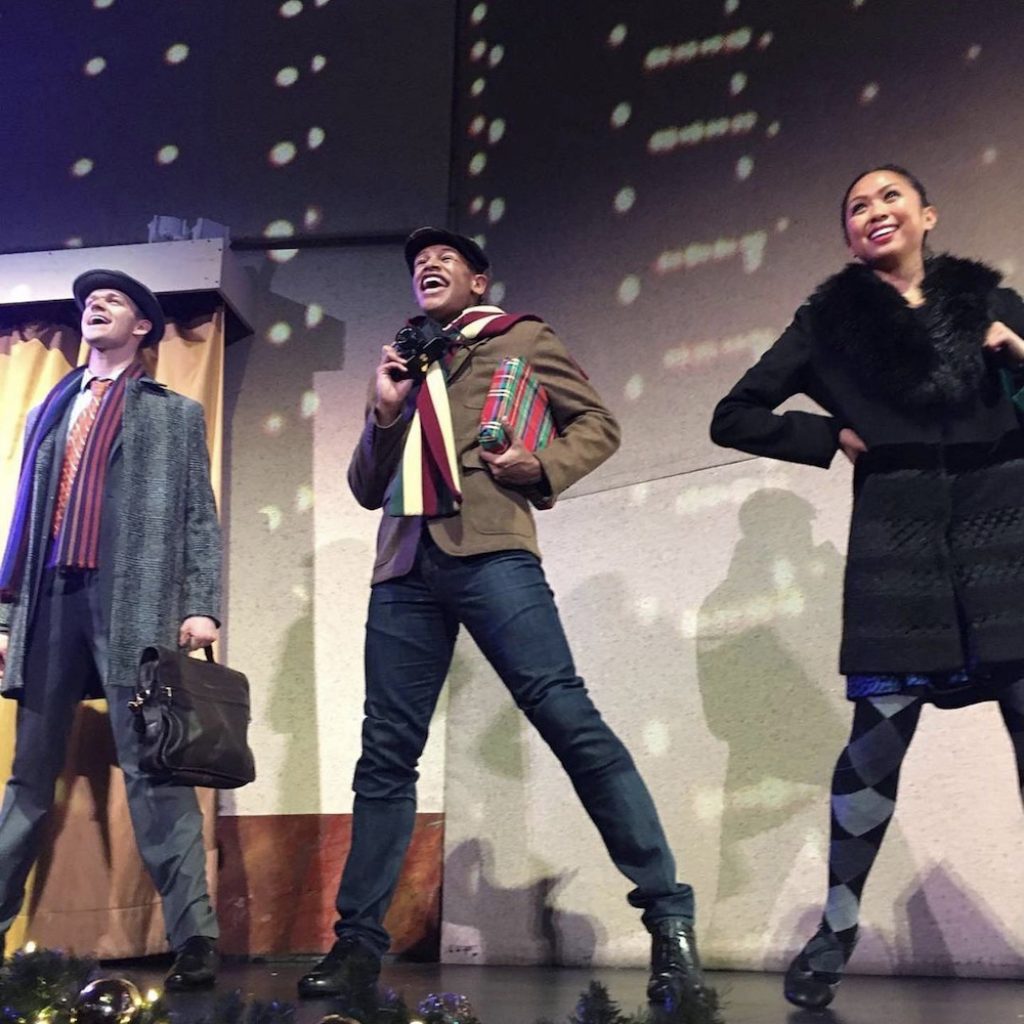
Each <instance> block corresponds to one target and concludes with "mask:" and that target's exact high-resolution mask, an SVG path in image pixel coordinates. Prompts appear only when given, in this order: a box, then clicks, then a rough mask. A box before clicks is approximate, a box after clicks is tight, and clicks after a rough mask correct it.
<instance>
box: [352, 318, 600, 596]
mask: <svg viewBox="0 0 1024 1024" xmlns="http://www.w3.org/2000/svg"><path fill="white" fill-rule="evenodd" d="M508 356H520V357H522V358H523V359H525V360H526V361H527V362H528V363H529V364H530V366H531V367H532V369H533V372H534V374H535V375H536V376H537V378H538V380H539V382H540V383H541V384H542V385H543V386H544V388H545V389H546V390H547V393H548V398H549V400H550V403H551V412H552V415H553V416H554V419H555V425H556V426H557V428H558V435H559V436H558V437H557V438H555V439H554V440H552V441H551V443H550V444H549V445H548V447H546V448H544V449H542V450H541V451H539V452H537V453H536V454H537V458H538V459H540V462H541V465H542V467H543V469H544V475H545V477H546V480H547V485H548V488H549V489H550V498H548V499H547V500H546V501H542V502H538V504H541V505H543V506H544V507H550V505H552V504H554V499H555V498H557V497H558V495H559V494H561V493H562V491H564V490H565V489H566V488H567V487H569V486H571V485H572V484H574V483H575V482H576V481H577V480H580V479H581V478H582V477H584V476H586V475H587V474H588V473H589V472H591V471H592V470H594V469H596V468H597V467H598V466H599V465H600V464H601V463H602V462H604V460H605V459H607V458H608V457H609V456H610V455H611V454H612V453H613V452H614V451H615V450H616V448H618V446H619V425H618V423H616V421H615V418H614V417H613V416H612V414H611V413H610V412H609V411H608V409H607V408H606V407H605V406H604V404H603V403H602V401H601V399H600V398H599V397H598V395H597V392H596V391H595V390H594V389H593V388H592V387H591V386H590V384H589V382H588V381H587V380H586V378H585V377H584V376H583V374H582V372H581V371H580V369H579V367H578V366H577V365H576V363H575V362H573V360H572V358H571V357H570V356H569V353H568V352H567V351H566V349H565V346H564V345H563V344H562V343H561V342H560V341H559V340H558V338H557V336H556V335H555V333H554V331H552V330H551V328H550V327H548V326H547V324H543V323H539V322H537V321H531V320H524V321H520V322H519V323H517V324H516V325H515V326H513V327H512V328H511V329H510V330H509V331H507V332H506V333H505V334H502V335H500V336H498V337H496V338H485V339H483V340H481V341H474V342H470V343H468V344H467V345H465V346H463V347H462V348H460V349H458V350H457V352H456V354H455V357H454V359H453V361H452V365H451V370H450V377H449V381H448V400H449V404H450V406H451V412H452V426H453V429H454V434H455V444H456V448H457V450H458V454H459V466H460V471H461V477H462V480H461V482H462V498H463V501H462V508H461V511H460V512H458V513H457V514H456V515H453V516H447V517H444V518H436V519H430V520H428V521H427V529H429V530H430V536H431V537H432V539H433V540H434V542H435V543H436V544H437V546H438V547H439V548H441V550H442V551H445V552H447V553H448V554H450V555H457V556H466V555H479V554H485V553H487V552H491V551H504V550H508V549H510V548H512V549H524V550H526V551H532V552H533V553H534V554H535V555H537V556H538V557H539V556H540V549H539V547H538V545H537V531H536V528H535V526H534V522H533V513H532V511H531V508H530V497H531V496H533V497H534V498H536V497H538V492H537V491H535V490H531V489H522V488H512V487H503V486H502V485H500V484H498V483H496V482H495V481H494V479H493V478H492V476H491V474H490V472H489V471H488V469H487V464H486V463H485V462H484V461H483V460H482V459H481V458H480V446H479V444H478V442H477V433H478V431H479V427H480V413H481V412H482V410H483V406H484V401H485V400H486V398H487V391H488V389H489V387H490V383H491V377H492V376H493V374H494V371H495V370H496V369H497V368H498V366H499V365H500V363H501V361H502V359H504V358H506V357H508ZM371 387H372V385H371ZM415 393H416V392H415V390H414V391H413V393H412V395H410V400H409V402H407V404H406V408H405V409H404V410H403V414H402V416H401V417H400V418H399V419H398V420H396V421H395V423H393V424H392V425H390V426H388V427H381V426H379V425H378V424H377V422H376V419H375V417H374V414H373V398H372V391H371V401H370V405H369V406H368V409H367V417H366V425H365V427H364V428H363V433H362V436H361V437H360V439H359V443H358V445H357V446H356V450H355V452H354V453H353V455H352V461H351V463H350V464H349V468H348V482H349V486H350V487H351V488H352V493H353V494H354V495H355V498H356V500H357V501H358V502H359V504H360V505H362V506H363V507H364V508H369V509H377V508H381V506H382V505H383V503H384V495H385V491H386V490H387V486H388V484H389V483H390V482H391V478H392V476H394V474H395V471H396V469H397V468H398V464H399V461H400V459H401V455H402V446H403V442H404V440H405V435H406V433H407V431H408V429H409V421H410V419H411V417H412V413H413V408H414V404H413V403H414V401H415ZM422 528H423V519H422V517H419V516H390V515H388V514H387V512H385V513H384V515H383V518H382V520H381V524H380V530H379V532H378V534H377V560H376V563H375V564H374V567H373V582H374V583H380V582H382V581H384V580H388V579H393V578H395V577H397V576H404V575H405V574H406V573H407V572H409V570H410V569H411V568H412V566H413V562H414V560H415V557H416V548H417V546H418V544H419V538H420V531H421V530H422Z"/></svg>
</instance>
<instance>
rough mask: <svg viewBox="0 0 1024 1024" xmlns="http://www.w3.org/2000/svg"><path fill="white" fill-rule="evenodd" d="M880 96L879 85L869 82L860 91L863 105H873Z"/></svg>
mask: <svg viewBox="0 0 1024 1024" xmlns="http://www.w3.org/2000/svg"><path fill="white" fill-rule="evenodd" d="M877 96H878V83H877V82H868V84H867V85H865V86H864V88H863V89H861V91H860V101H861V103H863V104H865V105H866V104H868V103H871V102H872V101H873V100H874V99H875V98H876V97H877Z"/></svg>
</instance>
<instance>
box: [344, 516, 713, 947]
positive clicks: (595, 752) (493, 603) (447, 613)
mask: <svg viewBox="0 0 1024 1024" xmlns="http://www.w3.org/2000/svg"><path fill="white" fill-rule="evenodd" d="M460 623H462V624H464V625H465V626H466V628H467V629H468V630H469V632H470V635H471V636H472V637H473V639H474V640H475V641H476V643H477V645H478V646H479V648H480V650H481V651H482V652H483V654H484V656H485V657H486V658H487V660H488V661H489V662H490V664H491V665H492V667H493V668H494V670H495V671H496V672H497V673H498V675H499V676H500V677H501V679H502V681H503V682H504V683H505V685H506V686H507V687H508V690H509V692H510V693H511V695H512V697H513V699H514V700H515V702H516V704H517V705H518V706H519V708H520V709H521V710H522V711H523V712H524V713H525V715H526V717H527V718H528V719H529V720H530V722H531V723H532V724H533V725H534V726H535V727H536V728H537V730H538V731H539V732H540V734H541V736H542V737H543V738H544V740H545V742H546V743H547V744H548V746H550V747H551V750H552V751H553V753H554V754H555V755H556V756H557V757H558V759H559V761H561V763H562V766H563V767H564V768H565V770H566V772H568V774H569V778H570V779H571V780H572V784H573V786H574V787H575V789H576V793H577V794H578V795H579V798H580V800H581V801H582V803H583V806H584V808H585V809H586V811H587V813H588V814H589V815H590V818H591V820H592V821H593V822H594V824H595V825H596V826H597V829H598V831H599V832H600V834H601V837H602V839H603V840H604V843H605V846H606V847H607V849H608V853H609V854H610V855H611V858H612V860H613V861H614V863H615V865H616V867H618V869H619V870H620V871H621V872H622V873H623V874H624V875H625V876H626V877H627V878H628V879H629V880H630V881H631V882H633V884H634V886H635V888H634V889H633V890H632V891H631V892H630V893H629V895H628V897H627V898H628V900H629V902H630V903H631V904H632V905H633V906H634V907H637V908H638V909H641V910H643V921H644V924H645V925H647V926H648V927H650V926H651V925H652V924H654V923H655V922H657V921H659V920H661V919H663V918H666V917H681V918H684V919H686V920H687V921H692V920H693V890H692V889H691V888H690V886H688V885H684V884H681V883H679V882H677V881H676V877H675V860H674V859H673V856H672V853H671V851H670V850H669V848H668V843H667V841H666V839H665V834H664V832H663V831H662V827H661V823H660V822H659V820H658V813H657V811H656V810H655V807H654V802H653V801H652V800H651V796H650V793H649V792H648V791H647V787H646V786H645V785H644V782H643V779H641V778H640V774H639V772H638V771H637V769H636V766H635V765H634V763H633V759H632V758H631V757H630V755H629V751H627V750H626V748H625V746H623V744H622V742H621V741H620V740H619V739H618V737H617V736H616V735H615V734H614V733H613V732H612V730H611V729H610V728H609V727H608V726H607V725H606V724H605V722H604V720H603V719H602V718H601V715H600V714H599V713H598V711H597V709H596V708H595V707H594V705H593V703H592V702H591V700H590V697H589V696H588V695H587V690H586V687H585V686H584V683H583V680H582V679H581V678H580V677H579V676H578V675H577V674H576V669H575V667H574V665H573V660H572V654H571V653H570V651H569V645H568V643H567V642H566V639H565V633H564V631H563V629H562V624H561V621H560V620H559V617H558V610H557V609H556V607H555V602H554V597H553V595H552V593H551V590H550V588H549V587H548V585H547V582H546V580H545V579H544V572H543V570H542V569H541V566H540V562H539V560H538V559H537V558H536V557H535V556H534V555H532V554H530V553H529V552H528V551H499V552H497V553H494V554H487V555H474V556H471V557H467V558H453V557H452V556H450V555H446V554H445V553H444V552H442V551H441V550H440V549H439V548H438V547H437V546H436V545H435V544H434V543H433V542H432V541H431V540H430V539H429V536H427V535H426V534H424V539H423V541H422V542H421V543H420V549H419V552H418V554H417V558H416V564H415V566H414V567H413V570H412V572H410V573H409V574H408V575H407V576H403V577H401V578H399V579H393V580H387V581H385V582H383V583H378V584H376V585H375V586H374V587H373V589H372V592H371V596H370V610H369V617H368V621H367V624H366V705H365V714H366V717H365V719H364V721H363V737H362V739H363V747H362V756H361V757H360V758H359V761H358V763H357V765H356V770H355V780H354V783H353V789H354V790H355V794H356V797H355V805H354V813H353V823H352V848H351V851H350V852H349V856H348V860H347V862H346V864H345V870H344V873H343V875H342V879H341V886H340V888H339V890H338V901H337V907H338V913H339V915H340V918H341V919H340V920H339V922H338V924H337V925H336V926H335V930H336V932H337V934H338V936H339V937H341V936H345V935H352V936H355V937H357V938H358V939H359V940H360V941H361V942H362V943H363V944H364V945H366V946H367V947H369V948H370V949H372V950H374V951H375V952H376V953H378V954H380V955H382V954H383V953H385V952H386V951H387V948H388V944H389V938H388V933H387V932H386V931H385V930H384V927H383V925H382V921H383V919H384V914H385V913H386V911H387V909H388V906H389V904H390V902H391V897H392V895H393V894H394V890H395V886H396V884H397V882H398V875H399V872H400V870H401V866H402V861H403V859H404V858H405V853H406V849H407V848H408V845H409V839H410V837H411V835H412V829H413V824H414V822H415V816H416V779H417V778H418V773H417V771H416V764H417V762H418V760H419V757H420V754H421V753H422V751H423V747H424V744H425V743H426V740H427V729H428V726H429V723H430V718H431V715H432V714H433V711H434V707H435V705H436V704H437V699H438V696H439V695H440V692H441V687H442V686H443V685H444V681H445V677H446V676H447V674H448V668H449V666H450V664H451V660H452V651H453V649H454V646H455V637H456V634H457V633H458V630H459V624H460Z"/></svg>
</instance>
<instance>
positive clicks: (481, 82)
mask: <svg viewBox="0 0 1024 1024" xmlns="http://www.w3.org/2000/svg"><path fill="white" fill-rule="evenodd" d="M486 88H487V80H486V79H484V78H476V79H474V80H473V84H472V85H471V86H470V87H469V95H470V96H479V95H480V94H481V93H482V92H483V91H484V89H486Z"/></svg>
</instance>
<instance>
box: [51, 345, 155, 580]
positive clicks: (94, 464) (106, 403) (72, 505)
mask: <svg viewBox="0 0 1024 1024" xmlns="http://www.w3.org/2000/svg"><path fill="white" fill-rule="evenodd" d="M144 373H145V370H143V368H142V366H141V364H139V363H133V364H132V365H131V366H129V367H128V368H127V369H126V370H125V371H124V373H122V374H121V376H120V377H118V378H117V380H116V381H114V383H113V384H112V385H111V386H110V388H109V390H108V391H107V393H106V394H105V395H104V396H103V401H102V402H100V407H99V411H98V412H97V413H96V419H95V420H94V421H93V425H92V428H91V429H90V431H89V437H88V438H87V439H86V442H85V448H84V449H83V450H82V459H81V461H80V462H79V464H78V472H77V473H75V479H74V481H73V482H72V484H71V493H70V494H69V495H68V504H67V510H66V511H65V513H64V522H63V523H62V525H61V528H60V533H59V534H57V540H56V544H55V547H54V552H53V558H52V561H53V564H54V565H62V566H67V567H69V568H73V569H95V568H96V566H97V565H98V564H99V557H100V520H101V519H102V513H103V488H104V485H105V484H106V481H107V467H108V466H109V464H110V453H111V451H112V450H113V448H114V442H115V441H116V440H117V437H118V435H119V434H120V433H121V424H122V422H123V420H124V399H125V393H126V392H127V390H128V381H129V380H138V379H139V377H141V376H143V374H144Z"/></svg>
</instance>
